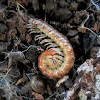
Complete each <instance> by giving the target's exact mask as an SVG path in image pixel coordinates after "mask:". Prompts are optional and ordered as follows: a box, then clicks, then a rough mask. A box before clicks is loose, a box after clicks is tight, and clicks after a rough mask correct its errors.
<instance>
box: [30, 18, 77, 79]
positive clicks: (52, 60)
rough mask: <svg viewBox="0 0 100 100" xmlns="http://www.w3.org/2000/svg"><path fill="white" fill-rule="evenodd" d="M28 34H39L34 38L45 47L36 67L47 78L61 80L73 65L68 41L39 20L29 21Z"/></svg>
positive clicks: (72, 52) (72, 55)
mask: <svg viewBox="0 0 100 100" xmlns="http://www.w3.org/2000/svg"><path fill="white" fill-rule="evenodd" d="M28 28H29V33H30V34H31V33H41V34H39V35H36V36H35V40H39V41H40V44H44V46H46V51H43V52H42V54H41V55H40V56H39V59H38V67H39V69H40V71H41V72H42V74H43V75H45V76H47V77H48V78H51V79H54V78H61V77H63V76H64V75H66V74H67V73H68V72H69V71H70V69H71V68H72V66H73V64H74V58H75V57H74V51H73V48H72V46H71V44H70V43H69V41H68V39H67V38H66V37H65V36H63V35H62V34H61V33H59V32H58V31H57V30H55V29H54V28H53V27H52V26H50V25H48V24H47V23H46V22H44V21H42V20H41V19H32V18H31V19H30V20H29V24H28Z"/></svg>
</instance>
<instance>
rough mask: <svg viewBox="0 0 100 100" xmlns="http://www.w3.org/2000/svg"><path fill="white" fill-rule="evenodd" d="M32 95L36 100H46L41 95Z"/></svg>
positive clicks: (33, 93)
mask: <svg viewBox="0 0 100 100" xmlns="http://www.w3.org/2000/svg"><path fill="white" fill-rule="evenodd" d="M32 95H34V96H35V99H36V100H44V97H43V96H42V95H41V94H38V93H35V92H32Z"/></svg>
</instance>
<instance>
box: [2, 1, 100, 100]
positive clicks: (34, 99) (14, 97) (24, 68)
mask: <svg viewBox="0 0 100 100" xmlns="http://www.w3.org/2000/svg"><path fill="white" fill-rule="evenodd" d="M94 3H95V4H96V5H94V4H93V3H92V0H0V100H63V99H64V97H65V95H66V92H67V91H68V90H69V89H70V88H71V87H72V86H73V84H74V83H75V80H76V79H77V77H78V75H77V73H76V71H77V68H78V67H79V66H80V65H81V64H83V62H85V61H86V60H87V59H90V58H93V59H95V64H94V67H95V66H96V65H97V63H98V62H100V59H99V58H98V59H97V52H98V51H99V50H100V8H98V6H100V1H98V2H97V3H96V1H94ZM88 16H89V17H88ZM30 18H38V19H42V20H44V21H46V22H47V23H48V24H50V25H51V26H53V27H54V28H55V29H56V30H58V31H59V32H61V33H62V34H63V35H64V36H66V37H67V38H68V39H69V41H70V43H71V45H72V46H73V48H74V52H75V64H74V66H73V68H72V69H71V71H70V72H69V73H68V75H69V79H68V80H67V81H65V82H64V83H62V84H61V85H60V87H56V83H57V81H58V79H55V80H53V79H48V78H47V77H45V76H44V75H42V74H41V72H40V70H39V69H38V57H39V55H40V54H41V52H42V50H43V49H44V47H42V46H41V45H39V41H35V40H34V36H35V35H33V34H29V32H28V28H27V27H28V26H27V24H28V20H29V19H30ZM30 45H32V47H30ZM33 75H40V76H41V77H42V79H43V80H44V81H45V82H44V86H45V90H44V91H43V93H37V92H35V91H34V90H32V88H31V78H32V76H33ZM75 99H77V100H78V98H77V97H76V96H75V97H74V99H70V100H75ZM88 100H89V99H88Z"/></svg>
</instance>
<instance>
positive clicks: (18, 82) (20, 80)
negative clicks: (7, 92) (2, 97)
mask: <svg viewBox="0 0 100 100" xmlns="http://www.w3.org/2000/svg"><path fill="white" fill-rule="evenodd" d="M23 81H24V79H23V78H21V79H19V80H18V81H17V83H16V85H19V84H20V83H22V82H23Z"/></svg>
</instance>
